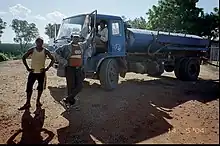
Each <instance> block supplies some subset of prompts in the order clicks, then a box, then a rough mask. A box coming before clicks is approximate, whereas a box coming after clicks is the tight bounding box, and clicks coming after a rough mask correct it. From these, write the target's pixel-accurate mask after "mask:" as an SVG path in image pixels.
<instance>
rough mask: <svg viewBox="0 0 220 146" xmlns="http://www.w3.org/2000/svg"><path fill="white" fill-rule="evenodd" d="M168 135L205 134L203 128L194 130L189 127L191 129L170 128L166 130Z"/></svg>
mask: <svg viewBox="0 0 220 146" xmlns="http://www.w3.org/2000/svg"><path fill="white" fill-rule="evenodd" d="M168 130H169V131H168V133H184V134H192V133H196V134H202V133H205V128H195V127H191V128H180V129H177V128H172V129H170V128H169V129H168Z"/></svg>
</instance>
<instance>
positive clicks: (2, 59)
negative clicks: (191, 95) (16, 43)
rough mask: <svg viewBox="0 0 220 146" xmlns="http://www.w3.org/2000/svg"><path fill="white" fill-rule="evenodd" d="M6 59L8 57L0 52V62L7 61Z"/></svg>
mask: <svg viewBox="0 0 220 146" xmlns="http://www.w3.org/2000/svg"><path fill="white" fill-rule="evenodd" d="M7 60H9V58H8V57H7V56H6V55H5V54H3V53H0V62H2V61H7Z"/></svg>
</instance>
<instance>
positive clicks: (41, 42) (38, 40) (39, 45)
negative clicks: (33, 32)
mask: <svg viewBox="0 0 220 146" xmlns="http://www.w3.org/2000/svg"><path fill="white" fill-rule="evenodd" d="M35 43H36V45H37V47H42V46H43V44H44V40H43V38H41V37H38V38H37V39H36V41H35Z"/></svg>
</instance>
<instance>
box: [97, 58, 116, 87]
mask: <svg viewBox="0 0 220 146" xmlns="http://www.w3.org/2000/svg"><path fill="white" fill-rule="evenodd" d="M99 80H100V83H101V87H102V88H104V89H105V90H107V91H110V90H113V89H115V88H116V87H117V85H118V80H119V69H118V64H117V62H116V60H115V59H113V58H110V59H106V60H104V61H103V63H102V64H101V67H100V70H99Z"/></svg>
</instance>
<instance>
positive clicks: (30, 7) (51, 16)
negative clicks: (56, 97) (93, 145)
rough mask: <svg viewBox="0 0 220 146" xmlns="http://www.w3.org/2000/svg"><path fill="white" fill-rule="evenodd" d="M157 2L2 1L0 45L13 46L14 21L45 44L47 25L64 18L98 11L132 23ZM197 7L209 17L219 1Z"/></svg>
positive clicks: (204, 0) (207, 0)
mask: <svg viewBox="0 0 220 146" xmlns="http://www.w3.org/2000/svg"><path fill="white" fill-rule="evenodd" d="M157 2H158V0H138V1H135V0H130V1H128V0H109V1H104V0H56V1H52V0H37V1H35V0H2V1H1V5H0V18H2V19H3V21H5V22H6V23H7V27H6V29H5V30H3V31H4V33H3V35H2V37H1V38H0V39H1V41H2V42H3V43H12V42H13V37H14V36H15V34H14V32H13V30H12V29H11V27H10V24H11V21H12V20H13V19H15V18H17V19H21V20H27V21H28V22H29V23H30V22H33V23H35V24H36V25H37V27H38V29H39V33H40V36H42V37H43V38H44V39H45V42H47V41H48V39H49V38H48V37H47V36H46V35H45V33H44V32H45V26H46V24H48V23H61V21H62V19H63V18H65V17H69V16H73V15H77V14H82V13H89V12H92V11H93V10H98V13H101V14H110V15H111V14H112V15H117V16H125V17H126V18H128V19H129V18H130V19H134V18H135V17H140V16H142V17H144V18H145V19H147V16H146V12H147V11H148V9H150V8H151V7H152V6H153V5H157ZM197 6H198V7H200V8H203V9H204V11H205V12H207V13H210V12H211V11H212V10H213V8H214V7H219V0H199V3H198V4H197Z"/></svg>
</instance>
